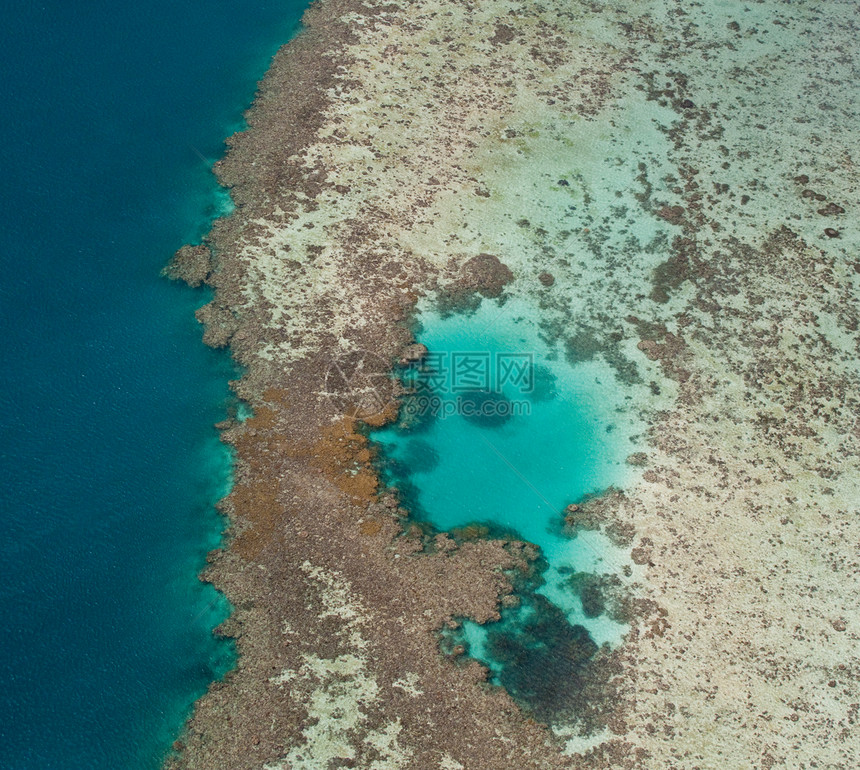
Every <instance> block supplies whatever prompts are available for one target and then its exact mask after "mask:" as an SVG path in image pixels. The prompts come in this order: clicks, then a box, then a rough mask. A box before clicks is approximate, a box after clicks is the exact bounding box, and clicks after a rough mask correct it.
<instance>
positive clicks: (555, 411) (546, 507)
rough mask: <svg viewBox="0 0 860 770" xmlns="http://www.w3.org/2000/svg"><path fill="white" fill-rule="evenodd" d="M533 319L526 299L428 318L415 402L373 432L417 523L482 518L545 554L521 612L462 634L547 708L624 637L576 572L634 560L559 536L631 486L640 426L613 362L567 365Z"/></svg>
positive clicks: (598, 571)
mask: <svg viewBox="0 0 860 770" xmlns="http://www.w3.org/2000/svg"><path fill="white" fill-rule="evenodd" d="M536 314H537V308H535V307H534V306H533V305H532V304H531V303H530V302H529V301H528V300H524V299H510V300H508V301H507V302H505V303H503V304H499V303H498V302H490V301H487V300H485V301H484V302H483V303H482V304H481V306H480V307H479V308H478V309H477V310H476V311H475V312H472V313H458V314H453V315H440V314H439V313H438V312H433V311H432V310H426V311H425V312H423V313H422V314H421V315H420V321H421V330H420V332H419V333H418V335H417V338H418V339H419V340H420V341H421V342H422V343H424V344H425V345H426V346H427V348H428V350H429V354H428V357H427V358H426V359H425V361H424V363H423V364H422V365H421V366H420V367H413V368H411V369H409V370H407V371H404V372H403V373H402V377H403V379H404V382H405V383H406V384H407V385H408V386H409V387H410V388H411V389H412V390H413V394H412V395H411V396H409V397H407V399H406V400H405V402H404V405H403V409H402V411H401V419H400V422H399V423H397V424H394V425H392V426H388V427H386V428H384V429H380V430H377V431H374V433H373V438H374V439H375V441H376V442H378V445H379V447H380V456H381V460H380V463H381V468H382V472H383V477H384V478H385V480H386V482H387V483H389V484H390V485H391V486H394V487H396V488H398V489H399V490H400V493H401V496H402V497H403V498H404V499H405V503H406V505H407V507H408V508H409V509H410V510H411V511H412V513H413V515H414V516H416V517H418V518H419V519H423V520H425V521H427V522H429V523H430V524H432V525H433V526H434V527H435V528H438V529H439V530H456V529H457V528H463V527H466V526H467V525H472V524H483V525H486V526H487V527H488V528H489V530H490V531H491V532H493V533H497V534H498V533H506V534H514V535H515V536H517V537H519V538H522V539H524V540H527V541H528V542H531V543H534V544H535V545H537V546H539V547H540V549H541V553H542V557H543V560H544V561H542V562H541V569H540V571H539V574H537V575H535V576H534V577H533V578H532V579H531V580H528V581H526V582H525V583H523V584H522V585H521V586H519V587H518V588H519V590H520V595H521V598H522V604H521V605H520V606H519V607H517V608H512V609H506V610H503V613H502V620H501V621H499V622H497V623H491V624H487V625H486V626H478V625H477V624H475V623H473V622H469V621H467V622H465V623H464V625H463V629H462V630H461V631H460V632H459V640H460V641H465V642H466V643H467V644H468V652H469V654H470V655H472V656H473V657H476V658H478V659H480V660H482V661H483V662H484V663H486V664H488V665H489V666H490V668H491V670H493V672H494V674H495V676H496V678H497V680H498V681H499V682H501V683H502V684H505V685H506V686H507V687H508V688H509V689H511V690H512V691H513V692H514V693H515V694H519V695H522V696H523V697H524V698H525V700H527V701H532V702H533V705H534V706H535V707H536V708H537V709H538V710H540V708H541V707H542V706H547V703H546V700H547V698H550V699H552V698H553V697H557V696H558V692H556V690H555V688H556V687H558V685H559V682H561V681H564V682H566V684H564V685H562V687H568V688H569V689H570V688H575V687H576V684H575V682H574V681H573V679H575V675H576V671H575V670H574V669H575V668H576V666H573V669H571V670H565V671H560V670H559V665H563V666H565V667H568V668H569V666H568V664H569V663H570V661H571V660H573V661H575V660H577V659H582V660H585V659H587V658H588V657H590V655H591V654H592V653H593V652H594V651H595V650H596V648H597V646H599V645H602V644H604V643H608V644H614V643H617V642H618V641H619V640H620V639H621V637H622V636H623V634H624V632H625V631H626V626H624V625H623V624H622V623H619V622H617V621H616V620H614V619H612V618H611V617H609V616H608V615H607V614H606V613H601V612H597V613H595V612H594V609H593V607H584V606H583V600H582V597H583V593H582V591H581V590H578V589H577V585H576V584H575V581H576V580H577V576H578V577H579V578H580V583H579V585H582V583H581V577H582V573H591V574H594V575H614V574H618V573H619V572H620V571H621V570H622V569H623V566H624V564H626V563H628V562H627V558H626V555H625V554H624V552H622V551H621V549H619V548H617V547H616V546H614V545H613V544H612V543H611V542H610V541H609V540H608V539H607V538H606V537H605V536H603V535H602V534H600V533H599V532H595V531H580V532H579V533H578V534H577V535H576V536H575V537H571V536H570V535H569V534H565V532H564V531H563V527H564V510H565V507H566V506H567V505H568V504H570V503H574V502H577V501H579V500H581V499H582V498H583V497H584V496H586V495H589V494H594V493H599V492H601V491H603V490H605V489H606V488H608V487H610V486H613V485H614V486H619V487H620V486H623V485H624V484H625V482H626V481H627V480H628V479H629V476H630V472H631V470H630V466H629V465H628V464H627V463H626V462H625V461H626V458H627V457H628V456H629V455H630V454H631V453H632V452H634V451H636V450H637V449H638V448H639V447H638V445H637V444H636V436H637V434H638V432H639V431H640V430H641V427H642V426H641V424H640V423H639V422H638V420H637V419H636V418H635V417H634V416H633V414H632V411H631V399H632V396H631V395H630V394H629V393H628V392H627V389H625V388H624V387H623V386H622V385H621V384H620V383H619V382H618V381H617V379H616V377H615V374H614V373H613V370H612V369H611V367H610V366H608V365H607V364H606V363H605V362H603V361H602V360H601V359H600V358H599V357H596V358H594V359H592V360H590V361H585V362H579V363H575V364H573V363H571V362H570V361H569V360H568V358H567V357H566V356H565V351H564V348H563V346H555V345H551V344H549V343H548V342H546V341H545V338H544V336H543V335H542V334H541V332H540V328H539V326H538V324H537V317H536ZM455 636H458V635H455ZM562 648H564V649H562ZM571 648H574V650H575V652H574V653H573V654H571ZM565 651H566V652H565ZM559 676H561V678H559ZM552 682H555V684H552ZM547 687H550V688H551V689H552V693H548V692H547Z"/></svg>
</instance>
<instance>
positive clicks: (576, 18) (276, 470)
mask: <svg viewBox="0 0 860 770" xmlns="http://www.w3.org/2000/svg"><path fill="white" fill-rule="evenodd" d="M858 39H860V36H858V16H857V6H856V4H855V3H853V2H829V3H826V4H822V3H813V2H796V3H782V2H758V3H751V4H749V5H746V4H743V3H734V2H729V3H721V4H713V3H677V2H666V1H664V2H647V1H646V2H607V3H604V4H597V3H590V2H564V3H562V2H552V1H549V2H542V3H528V2H527V3H513V2H504V1H502V0H492V1H490V0H488V1H487V2H446V1H444V0H437V1H435V2H429V0H428V1H426V2H424V1H421V0H418V1H417V2H406V3H396V2H393V3H385V4H377V3H373V2H366V3H359V2H343V1H342V0H322V1H321V2H318V3H316V4H314V5H313V6H312V7H311V10H310V11H309V12H308V14H307V16H306V29H305V31H304V32H303V33H302V34H301V35H300V36H299V37H298V38H297V39H296V40H295V41H293V42H292V43H290V44H289V45H288V46H287V47H285V48H284V49H283V50H282V51H281V52H280V53H279V54H278V56H277V57H276V59H275V61H274V63H273V66H272V68H271V70H270V72H269V73H268V75H267V77H266V79H265V80H264V82H263V83H262V85H261V90H260V93H259V95H258V98H257V100H256V103H255V105H254V108H253V110H252V111H251V113H250V114H249V118H248V122H249V128H248V130H247V131H245V132H243V133H241V134H238V135H236V136H234V137H231V139H230V142H229V144H230V150H229V153H228V155H227V157H226V158H225V159H224V160H223V161H221V162H220V163H219V164H218V166H217V172H218V175H219V178H220V180H221V181H222V182H223V184H225V185H226V186H228V187H229V188H230V190H231V195H232V197H233V200H234V203H235V204H236V210H235V212H234V213H233V214H232V215H231V216H230V217H228V218H225V219H223V220H220V221H218V222H217V223H216V224H215V226H214V228H213V230H212V232H211V233H210V235H209V237H208V240H207V243H206V245H205V246H203V247H200V248H197V249H185V250H183V251H182V252H180V254H179V255H178V257H177V260H176V262H175V264H174V265H173V268H172V269H173V273H174V274H175V275H178V276H181V277H185V278H187V279H189V280H190V281H191V282H192V283H193V282H197V281H202V280H205V281H206V282H207V283H209V284H210V285H211V286H213V287H214V289H215V299H214V300H213V302H212V303H210V304H209V305H207V306H205V307H204V308H202V309H201V311H200V312H199V318H200V320H201V321H202V322H203V323H204V324H205V327H206V330H205V336H204V339H205V340H206V341H207V342H208V343H209V344H211V345H215V346H224V345H229V346H230V348H231V351H232V353H233V355H234V357H235V358H236V359H237V361H239V362H240V363H241V364H242V365H243V367H244V374H243V376H242V378H241V379H240V380H238V381H237V382H235V383H234V386H235V390H236V392H237V394H238V395H239V396H240V397H241V398H242V399H243V400H245V401H246V402H247V403H248V404H249V405H250V406H251V407H252V409H253V416H251V417H249V418H248V419H245V420H243V421H233V422H230V423H226V424H224V425H223V426H222V427H223V437H224V439H225V440H226V441H227V442H229V443H230V444H231V445H232V446H233V447H234V449H235V453H236V477H235V486H234V489H233V491H232V492H231V494H230V495H229V497H228V498H226V500H225V501H224V508H225V510H226V512H227V513H228V515H229V516H230V521H231V528H230V533H229V535H230V538H229V542H228V545H227V547H226V548H225V549H224V550H221V551H219V552H216V553H213V554H212V557H211V565H210V567H209V569H208V570H207V572H206V573H205V578H206V579H208V580H211V581H212V582H213V583H214V584H215V585H216V586H218V587H219V588H220V589H221V590H223V591H224V592H225V593H226V595H227V596H228V598H229V599H230V600H231V602H232V603H233V605H234V608H235V609H234V612H233V615H232V616H231V618H230V619H229V620H228V621H227V622H226V623H225V624H224V625H223V627H222V628H221V631H222V632H223V633H225V634H229V635H231V636H235V637H236V640H237V646H238V650H239V655H240V657H239V663H238V666H237V669H236V670H235V671H233V672H232V673H231V674H230V675H229V676H228V677H227V678H226V679H225V680H224V681H223V682H221V683H217V684H215V685H213V686H212V688H211V689H210V692H209V693H208V694H207V695H206V696H205V697H204V698H203V699H202V700H201V701H200V702H199V703H198V706H197V708H196V711H195V714H194V716H193V718H192V719H191V721H190V723H189V725H188V729H187V731H186V734H185V735H184V736H183V738H182V741H181V743H180V744H177V747H176V748H177V755H176V757H174V758H173V759H171V761H170V764H171V766H173V767H175V768H207V769H211V768H216V767H225V768H226V767H230V768H267V769H268V770H280V769H283V770H286V769H287V768H314V770H317V769H318V768H329V767H332V768H333V767H364V768H380V769H382V768H411V767H414V768H445V770H452V769H454V768H470V769H471V768H482V769H483V768H500V769H501V768H514V767H516V768H527V767H534V768H553V767H559V768H561V767H564V768H575V767H593V768H598V767H617V768H623V767H630V768H634V767H655V768H662V767H677V768H699V767H730V768H747V767H763V768H765V767H766V768H769V767H775V766H788V767H799V768H800V767H831V768H837V767H850V766H854V765H857V764H860V747H859V746H858V744H857V741H856V740H852V734H853V732H855V731H856V722H857V719H858V706H857V704H858V702H860V684H858V674H860V659H858V653H857V642H858V633H860V626H858V622H860V618H858V615H857V609H856V607H857V605H858V596H860V590H858V589H860V577H858V576H860V570H858V551H857V548H858V545H857V544H858V542H860V517H858V501H860V473H858V471H860V468H858V465H860V462H858V451H857V450H858V445H860V423H858V419H857V418H858V393H860V390H858V384H860V373H858V363H857V362H858V352H860V351H858V342H860V336H858V328H860V319H858V292H860V261H858V228H857V216H858V210H857V209H858V203H857V187H858V185H857V176H856V167H855V163H856V160H855V159H856V157H857V154H858V150H860V135H858V128H857V126H858V120H857V119H858V109H857V107H858V89H857V85H856V83H857V60H858V49H857V42H856V41H857V40H858ZM474 296H478V297H481V296H483V297H488V298H497V297H500V298H502V299H503V300H504V298H505V297H508V298H510V299H516V300H517V301H518V302H530V303H532V304H533V306H534V307H536V308H538V309H539V315H540V319H541V321H540V322H541V325H542V329H543V334H544V337H545V339H546V340H548V341H553V342H555V343H558V344H560V345H562V346H563V347H564V348H565V350H566V355H567V356H568V358H569V359H570V360H571V361H574V362H583V361H600V362H602V363H603V364H605V365H606V366H607V367H608V368H609V369H611V371H612V372H613V375H612V376H613V377H615V378H616V381H617V384H618V385H617V386H618V387H619V388H621V387H623V388H625V389H627V390H626V392H628V393H629V394H630V395H631V401H630V402H629V403H632V404H633V405H635V408H636V410H637V411H638V419H641V420H642V421H643V422H644V423H645V424H646V425H647V430H646V434H645V443H646V449H645V450H644V451H642V452H638V453H637V454H636V457H635V458H634V459H633V461H632V462H633V464H634V466H635V467H636V468H639V469H640V472H639V475H638V476H637V477H636V479H635V481H634V482H633V483H631V484H629V485H628V486H627V487H625V489H624V490H622V491H620V492H614V493H612V494H609V495H607V496H605V497H603V498H599V499H597V500H592V501H590V502H589V503H588V504H587V505H585V506H583V510H579V511H576V514H577V516H576V517H575V518H580V519H582V520H587V521H586V523H587V525H588V526H593V527H599V528H601V529H603V530H605V532H606V533H607V534H608V535H609V536H611V537H612V538H613V539H614V540H615V541H616V542H617V543H619V544H621V545H623V546H624V547H625V548H627V549H628V550H629V553H630V565H629V569H627V570H626V571H625V572H624V573H622V574H621V575H620V576H619V583H620V590H621V591H622V594H623V596H624V597H625V599H624V601H625V604H626V607H627V620H628V622H629V625H630V630H629V632H628V633H627V635H626V637H625V639H624V641H623V643H622V644H621V645H619V646H617V647H615V648H613V649H611V650H609V649H606V650H603V651H602V652H601V653H600V655H599V656H598V657H597V658H596V659H595V662H594V666H593V671H592V672H591V673H592V675H591V676H589V677H588V678H587V681H583V682H581V683H579V686H580V687H581V699H580V700H581V703H579V704H577V709H579V710H577V709H574V711H573V712H572V714H571V719H570V721H569V722H568V723H567V724H553V725H549V726H548V725H545V724H541V723H538V722H536V721H535V720H533V719H531V718H529V717H528V716H527V714H526V713H524V712H523V711H522V710H521V709H520V707H519V706H518V705H517V704H516V703H515V702H514V701H513V699H512V698H511V697H510V696H509V695H508V694H507V693H506V692H505V691H504V690H502V689H501V688H496V687H492V686H489V685H488V684H486V682H485V679H486V676H487V672H486V670H485V669H484V668H483V667H482V666H480V665H479V664H478V663H476V662H474V661H471V662H469V661H466V662H463V661H458V662H456V663H455V662H454V661H452V660H451V659H450V656H449V657H446V656H445V655H443V654H442V652H441V651H440V646H439V642H438V633H439V631H440V629H442V628H444V627H446V626H447V625H450V624H451V623H452V621H453V619H454V618H459V617H467V618H472V619H473V620H476V621H478V622H479V623H483V622H486V621H488V620H492V619H495V618H497V617H499V607H500V602H502V601H503V599H504V597H505V595H506V594H508V593H510V592H511V590H512V579H513V578H512V576H515V575H516V574H518V573H521V574H526V573H528V571H529V569H530V564H531V563H532V561H533V560H534V558H535V553H534V549H532V548H531V546H529V545H528V544H525V543H523V542H520V541H518V540H513V539H507V540H498V539H495V540H494V539H488V538H485V539H480V538H478V539H467V540H456V541H455V540H454V539H452V538H450V537H448V536H447V535H445V534H439V535H436V536H435V537H433V538H431V539H429V540H428V538H427V537H425V536H424V535H423V533H422V531H421V530H420V528H417V527H414V526H412V525H411V523H410V519H409V515H408V513H409V512H408V511H405V510H403V509H402V508H401V507H400V506H399V501H398V499H397V498H396V496H395V495H392V494H390V493H388V492H387V491H386V490H385V489H384V488H382V487H381V486H380V483H379V479H378V477H377V473H376V471H375V468H374V466H373V463H372V460H373V456H372V452H371V450H370V448H369V446H368V442H367V439H366V437H365V431H364V430H363V428H362V424H363V421H364V422H365V423H369V424H371V425H373V424H380V423H382V422H384V421H385V420H387V419H391V418H392V417H393V416H394V412H395V411H396V396H397V393H396V389H395V388H394V386H393V385H391V386H390V387H391V388H392V390H391V391H390V392H389V391H387V390H386V389H385V388H386V387H387V386H386V385H385V384H384V383H386V382H389V381H388V380H387V379H386V378H385V377H380V375H384V374H385V371H384V370H385V369H386V368H387V366H388V365H389V363H393V362H394V361H396V360H398V358H401V357H404V356H405V357H407V358H408V357H409V355H410V353H409V352H408V351H409V345H410V343H411V342H412V341H413V340H412V333H411V330H410V319H411V318H412V315H413V312H414V308H415V305H416V302H417V301H418V300H419V298H421V297H442V298H445V297H448V298H451V297H453V298H455V299H456V301H457V302H459V303H460V304H463V303H465V304H468V302H469V297H474ZM501 307H502V308H504V304H503V305H502V306H501ZM377 360H381V361H382V362H383V365H382V366H381V367H380V366H375V365H374V364H373V363H372V362H373V361H377ZM333 365H335V366H336V369H335V370H334V371H335V372H336V373H338V374H339V375H340V376H341V379H339V380H337V379H336V378H335V379H333V378H332V371H333V369H332V367H333ZM344 373H345V375H344ZM344 382H348V384H349V387H346V388H345V387H343V383H344ZM333 383H335V384H334V385H333ZM381 391H382V393H383V397H382V398H380V392H381ZM628 408H632V407H629V406H628ZM577 715H578V716H577Z"/></svg>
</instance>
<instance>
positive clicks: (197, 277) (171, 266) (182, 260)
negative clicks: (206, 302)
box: [161, 244, 212, 289]
mask: <svg viewBox="0 0 860 770" xmlns="http://www.w3.org/2000/svg"><path fill="white" fill-rule="evenodd" d="M211 270H212V252H211V251H210V250H209V247H208V246H203V245H202V244H200V245H197V246H188V245H185V246H183V247H182V248H181V249H179V251H177V252H176V254H174V255H173V259H171V260H170V262H168V263H167V266H166V267H165V268H164V270H162V271H161V273H162V275H166V276H167V277H168V278H170V280H172V281H185V283H187V284H188V285H189V286H191V287H192V288H194V289H196V288H197V287H198V286H200V285H201V284H202V283H203V282H204V281H205V280H206V279H207V278H208V277H209V273H210V272H211Z"/></svg>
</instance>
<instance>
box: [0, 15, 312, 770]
mask: <svg viewBox="0 0 860 770" xmlns="http://www.w3.org/2000/svg"><path fill="white" fill-rule="evenodd" d="M305 5H306V3H304V2H294V1H293V0H284V1H283V2H267V1H266V0H255V1H254V2H250V3H242V4H239V3H234V2H227V1H226V0H215V1H214V2H205V3H204V2H195V1H194V0H187V1H186V2H183V3H174V2H164V1H163V0H154V1H153V2H149V3H144V4H141V3H111V2H106V1H105V0H92V1H87V2H83V3H62V2H55V1H54V0H45V2H39V3H32V2H24V1H23V0H10V2H7V3H5V4H4V6H3V15H2V19H3V30H4V34H3V45H2V46H0V93H2V103H3V111H2V118H0V141H2V145H3V147H4V153H3V161H2V168H3V185H2V188H0V201H2V205H0V260H2V266H0V267H2V272H0V323H2V334H0V351H2V360H3V364H4V367H3V372H4V376H3V378H2V380H0V406H2V419H0V469H2V478H3V484H2V485H0V525H2V537H0V611H2V616H3V620H4V625H5V632H4V639H3V644H2V646H0V768H3V770H29V769H31V768H32V769H35V770H49V769H50V768H62V770H76V769H77V768H82V769H83V768H86V770H93V769H94V768H104V769H105V770H117V769H118V768H123V769H126V768H133V769H135V770H136V769H137V768H156V767H158V766H159V764H160V762H161V759H162V758H163V755H164V752H165V751H166V750H167V749H168V748H169V746H170V744H171V742H172V741H173V740H174V739H175V737H176V736H177V735H178V733H179V731H180V729H181V727H182V723H183V721H184V719H185V717H186V716H187V714H188V711H189V709H190V707H191V704H192V703H193V701H194V700H195V699H196V698H197V697H198V696H199V695H201V694H202V693H203V691H204V690H205V688H206V686H207V685H208V683H209V682H210V681H211V680H212V679H213V678H214V677H217V676H219V675H220V674H221V673H223V672H224V670H225V669H226V668H228V667H229V666H231V665H232V663H233V652H232V647H231V645H230V644H228V643H225V642H222V641H218V640H216V639H215V638H214V637H213V636H212V633H211V629H212V627H213V626H214V625H215V624H217V623H218V622H220V620H221V619H223V617H224V615H225V613H226V612H227V609H228V608H227V607H226V606H225V604H224V602H223V600H222V599H221V598H220V596H219V595H218V594H217V593H216V592H215V591H214V590H213V589H212V588H211V587H208V586H205V585H203V584H202V583H200V581H199V580H198V579H197V573H198V572H199V570H200V569H201V567H202V566H203V565H204V563H205V554H206V551H207V550H209V549H211V548H213V547H215V546H216V545H217V543H218V542H219V533H220V530H221V528H222V526H223V522H222V521H221V520H220V519H219V517H218V516H217V515H216V513H215V511H214V509H213V502H214V501H215V500H216V499H217V498H218V497H220V496H221V495H222V494H223V493H224V491H225V490H226V488H227V485H228V484H229V481H230V457H229V455H228V454H227V453H226V451H225V449H224V447H223V446H221V444H220V443H219V441H218V439H217V436H216V433H215V430H214V429H213V427H212V424H213V423H214V422H216V421H217V420H220V419H223V417H224V416H225V412H226V410H227V408H228V406H229V405H230V395H229V392H228V390H227V386H226V382H227V380H228V379H229V378H231V377H234V376H235V370H234V369H233V367H232V366H231V364H230V361H229V357H228V356H227V355H226V354H224V353H216V352H213V351H211V350H207V349H206V348H205V347H204V346H203V345H202V344H201V343H200V329H199V327H198V325H197V323H196V321H195V320H194V315H193V313H194V309H195V308H196V307H198V306H199V305H201V304H203V302H205V301H207V298H206V296H205V294H204V292H194V291H191V290H190V289H186V288H183V287H180V286H178V285H172V284H170V283H169V282H167V281H166V280H164V279H162V278H160V277H159V271H160V269H161V267H162V266H163V265H164V264H165V263H166V262H167V260H168V259H169V258H170V256H171V254H172V253H173V251H174V250H175V249H176V248H178V247H179V246H180V245H182V243H183V242H185V241H187V240H193V239H195V238H199V237H200V236H201V235H202V234H203V233H204V232H205V231H206V230H207V229H208V226H209V222H210V220H211V218H212V217H213V216H215V215H217V214H218V212H219V211H220V210H221V208H222V206H223V202H224V196H223V194H221V193H220V191H219V189H218V188H217V185H216V183H215V180H214V177H213V176H212V173H211V170H210V163H211V161H213V160H214V159H216V158H217V157H219V156H220V155H221V153H222V151H223V138H224V137H225V136H226V135H228V134H229V133H230V132H231V131H233V130H235V128H236V127H238V126H239V125H241V120H242V110H243V109H244V108H245V107H246V106H247V105H248V104H249V103H250V101H251V99H252V96H253V92H254V88H255V83H256V81H257V79H258V78H259V77H261V76H262V74H263V72H264V71H265V69H266V67H267V66H268V61H269V58H270V56H271V55H272V54H273V53H274V52H275V51H276V50H277V47H278V46H279V45H280V44H282V43H283V42H285V41H286V40H288V39H289V37H290V35H291V34H292V33H293V31H294V30H295V28H296V25H297V22H298V19H299V15H300V14H301V12H302V10H303V8H304V6H305Z"/></svg>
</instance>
